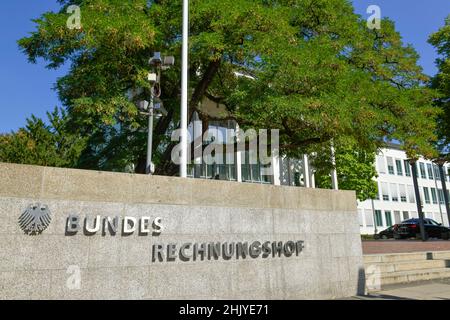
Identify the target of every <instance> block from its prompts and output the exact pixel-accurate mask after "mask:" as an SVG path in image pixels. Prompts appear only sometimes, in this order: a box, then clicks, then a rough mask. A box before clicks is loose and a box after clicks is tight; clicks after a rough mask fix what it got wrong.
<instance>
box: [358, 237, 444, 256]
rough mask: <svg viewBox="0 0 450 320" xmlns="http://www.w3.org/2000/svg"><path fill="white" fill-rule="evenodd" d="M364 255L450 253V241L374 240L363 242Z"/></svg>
mask: <svg viewBox="0 0 450 320" xmlns="http://www.w3.org/2000/svg"><path fill="white" fill-rule="evenodd" d="M362 247H363V253H364V254H379V253H408V252H423V251H450V241H442V240H429V241H426V242H423V241H420V240H374V241H363V242H362Z"/></svg>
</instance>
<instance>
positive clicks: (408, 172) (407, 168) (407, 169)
mask: <svg viewBox="0 0 450 320" xmlns="http://www.w3.org/2000/svg"><path fill="white" fill-rule="evenodd" d="M403 163H404V165H405V175H406V176H407V177H411V165H410V164H409V161H408V160H403Z"/></svg>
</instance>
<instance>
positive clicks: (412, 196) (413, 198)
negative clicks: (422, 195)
mask: <svg viewBox="0 0 450 320" xmlns="http://www.w3.org/2000/svg"><path fill="white" fill-rule="evenodd" d="M408 198H409V202H410V203H415V202H416V196H415V194H414V188H413V186H408Z"/></svg>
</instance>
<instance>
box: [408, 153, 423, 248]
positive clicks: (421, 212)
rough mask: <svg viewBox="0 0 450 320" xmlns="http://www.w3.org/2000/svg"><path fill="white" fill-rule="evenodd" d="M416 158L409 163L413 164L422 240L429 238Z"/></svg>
mask: <svg viewBox="0 0 450 320" xmlns="http://www.w3.org/2000/svg"><path fill="white" fill-rule="evenodd" d="M416 161H417V160H415V159H409V163H410V165H411V170H412V176H413V183H414V192H415V195H416V204H417V212H418V213H419V225H420V236H421V237H422V241H426V240H427V236H426V232H425V224H424V220H423V219H424V218H423V211H422V202H421V201H420V192H419V183H418V182H417V166H416Z"/></svg>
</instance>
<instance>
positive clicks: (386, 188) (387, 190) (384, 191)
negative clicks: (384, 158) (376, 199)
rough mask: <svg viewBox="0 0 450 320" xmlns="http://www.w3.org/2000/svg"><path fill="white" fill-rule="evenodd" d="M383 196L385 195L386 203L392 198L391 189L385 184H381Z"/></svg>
mask: <svg viewBox="0 0 450 320" xmlns="http://www.w3.org/2000/svg"><path fill="white" fill-rule="evenodd" d="M381 194H382V195H383V200H384V201H389V199H390V197H389V188H388V184H387V183H385V182H382V183H381Z"/></svg>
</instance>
